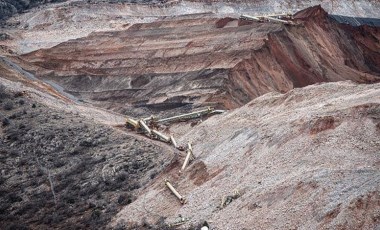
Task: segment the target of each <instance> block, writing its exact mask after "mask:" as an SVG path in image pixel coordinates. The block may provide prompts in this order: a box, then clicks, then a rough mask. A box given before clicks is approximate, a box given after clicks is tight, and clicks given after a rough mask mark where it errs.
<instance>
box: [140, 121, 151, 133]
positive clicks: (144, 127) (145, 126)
mask: <svg viewBox="0 0 380 230" xmlns="http://www.w3.org/2000/svg"><path fill="white" fill-rule="evenodd" d="M139 124H140V125H141V127H142V128H143V129H145V131H146V132H147V133H148V134H149V135H151V134H152V131H151V130H150V128H149V127H148V126H147V125H146V124H145V122H144V121H143V120H140V121H139Z"/></svg>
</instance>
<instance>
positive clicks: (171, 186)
mask: <svg viewBox="0 0 380 230" xmlns="http://www.w3.org/2000/svg"><path fill="white" fill-rule="evenodd" d="M165 184H166V186H168V188H169V189H170V191H172V193H173V194H174V195H175V196H176V197H177V198H178V199H179V201H180V202H181V204H185V202H186V200H185V198H184V197H183V196H181V195H180V194H179V193H178V192H177V190H175V188H174V187H173V185H172V184H170V182H169V180H167V179H165Z"/></svg>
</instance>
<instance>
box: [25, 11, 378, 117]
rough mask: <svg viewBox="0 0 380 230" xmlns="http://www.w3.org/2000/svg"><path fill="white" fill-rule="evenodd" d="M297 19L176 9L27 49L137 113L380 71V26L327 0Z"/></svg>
mask: <svg viewBox="0 0 380 230" xmlns="http://www.w3.org/2000/svg"><path fill="white" fill-rule="evenodd" d="M295 23H296V24H297V25H296V26H289V25H281V24H276V23H257V22H246V21H241V20H238V19H233V18H225V19H218V18H210V17H209V16H208V17H206V18H205V17H204V16H203V15H194V18H181V17H178V18H177V17H174V18H167V19H164V20H162V21H156V22H153V23H145V24H134V25H132V26H131V27H129V28H128V29H126V30H123V31H118V32H100V33H93V34H91V35H90V36H88V37H85V38H81V39H76V40H72V41H69V42H65V43H62V44H60V45H58V46H55V47H53V48H50V49H43V50H38V51H35V52H32V53H29V54H25V55H23V56H22V59H23V60H25V61H26V62H27V63H28V65H29V66H27V68H29V69H30V70H31V71H34V72H35V73H36V74H37V75H38V76H39V77H41V78H45V79H51V80H54V81H56V82H57V83H59V84H60V85H62V86H63V87H64V88H65V89H66V90H67V91H68V92H71V93H72V94H75V95H78V96H79V97H81V98H82V99H83V100H85V101H88V102H91V103H94V104H95V105H97V106H101V107H105V108H108V109H113V110H115V111H118V112H121V113H124V114H129V115H134V116H143V115H146V114H157V113H160V112H162V111H165V112H166V113H178V112H188V111H189V110H191V109H193V108H195V107H200V106H215V107H219V108H228V109H231V108H237V107H240V106H242V105H244V104H246V103H248V102H249V101H250V100H252V99H253V98H256V97H258V96H260V95H263V94H265V93H268V92H272V91H278V92H287V91H289V90H291V89H293V88H297V87H304V86H307V85H310V84H315V83H320V82H332V81H342V80H352V81H354V82H358V83H374V82H378V81H379V79H380V77H379V76H380V69H379V66H380V53H379V50H380V45H379V38H380V29H379V28H377V27H369V26H361V27H352V26H348V25H342V24H338V23H336V22H335V21H334V20H332V19H330V18H329V17H328V15H327V13H326V12H325V11H324V10H323V9H322V8H321V7H320V6H316V7H312V8H309V9H307V10H305V11H302V12H300V13H299V14H297V15H295Z"/></svg>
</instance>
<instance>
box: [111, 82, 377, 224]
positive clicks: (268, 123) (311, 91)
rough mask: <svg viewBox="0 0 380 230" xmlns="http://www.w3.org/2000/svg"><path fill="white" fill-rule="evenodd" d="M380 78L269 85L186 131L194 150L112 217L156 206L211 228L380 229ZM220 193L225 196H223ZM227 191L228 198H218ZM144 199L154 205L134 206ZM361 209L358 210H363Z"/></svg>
mask: <svg viewBox="0 0 380 230" xmlns="http://www.w3.org/2000/svg"><path fill="white" fill-rule="evenodd" d="M379 109H380V84H373V85H357V84H354V83H352V82H339V83H325V84H319V85H313V86H307V87H305V88H302V89H294V90H291V91H289V92H288V93H286V94H279V93H269V94H266V95H264V96H261V97H259V98H257V99H255V100H253V101H252V102H250V103H249V104H247V105H246V106H244V107H242V108H239V109H236V110H234V111H232V112H230V113H228V114H226V115H220V116H215V117H211V118H209V119H208V120H207V121H205V122H203V123H202V124H201V125H198V126H196V127H195V128H194V129H192V130H191V131H190V132H188V133H187V134H186V135H184V136H183V137H182V139H183V140H190V141H192V143H193V145H194V147H193V148H194V153H195V155H196V157H197V159H196V160H195V161H194V162H193V163H192V164H191V165H190V166H189V168H188V169H187V170H186V171H185V172H183V173H182V174H178V170H179V168H180V167H181V165H180V163H179V164H178V165H177V167H176V168H174V169H173V170H172V171H170V172H169V173H168V174H167V175H164V176H165V178H169V179H172V180H173V181H175V186H176V188H177V189H178V190H179V191H180V192H181V193H182V194H183V195H184V196H185V197H186V198H187V200H188V203H187V204H185V205H181V204H180V203H179V202H176V200H175V197H173V195H172V194H171V193H170V192H169V191H168V190H167V189H166V188H165V187H164V186H163V185H162V181H157V182H156V184H155V185H153V186H152V187H150V189H148V190H146V191H145V194H144V195H142V196H141V197H140V198H138V199H137V200H136V201H135V202H133V203H131V204H130V205H128V206H126V207H125V208H124V209H123V211H121V212H120V213H119V214H118V215H117V217H116V218H114V222H113V225H116V224H117V223H119V224H121V223H123V224H124V225H125V226H128V224H130V223H133V222H135V221H139V220H140V219H143V218H146V221H147V222H148V223H154V222H155V221H156V220H157V216H155V215H152V213H160V215H161V216H166V217H167V219H166V223H175V222H176V221H177V218H176V217H177V216H178V215H181V216H182V217H183V218H186V219H188V220H189V221H187V222H185V223H184V225H183V226H182V227H181V228H180V229H186V228H187V227H188V226H189V225H190V224H196V223H199V222H201V221H202V220H207V221H209V223H212V224H211V228H212V229H274V228H280V229H332V228H333V229H335V228H342V229H376V228H377V227H379V226H380V222H379V221H380V219H379V218H378V216H379V213H378V211H379V207H380V196H379V190H380V183H379V182H380V181H379V178H380V177H379V176H380V171H379V167H378V166H379V162H380V157H379V154H378V149H379V147H380V142H379V138H378V137H379V135H380V129H379V122H380V113H379V112H380V110H379ZM223 197H224V198H223ZM222 199H223V200H224V202H223V201H222ZM143 204H145V207H146V209H147V210H149V211H150V212H148V213H147V212H140V211H135V210H136V208H137V207H141V206H142V205H143ZM359 216H360V217H359Z"/></svg>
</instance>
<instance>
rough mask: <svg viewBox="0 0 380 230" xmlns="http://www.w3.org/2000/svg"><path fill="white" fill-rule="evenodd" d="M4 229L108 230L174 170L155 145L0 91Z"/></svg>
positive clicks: (1, 214)
mask: <svg viewBox="0 0 380 230" xmlns="http://www.w3.org/2000/svg"><path fill="white" fill-rule="evenodd" d="M0 116H1V123H0V168H1V171H0V228H1V229H48V228H49V229H51V228H58V229H64V228H73V229H74V228H81V229H84V228H90V229H99V228H104V226H106V225H107V224H108V223H109V221H110V220H111V218H112V217H113V216H114V215H115V214H116V213H117V212H118V211H119V210H120V209H121V208H122V207H123V206H124V205H127V204H129V203H131V202H133V201H134V200H135V199H136V197H137V196H138V192H139V191H140V190H142V189H143V188H144V187H145V186H146V185H147V184H149V183H150V181H151V180H152V179H154V178H155V177H156V176H157V175H158V174H159V173H160V172H161V171H162V170H163V169H164V168H165V165H167V164H168V163H170V160H171V158H172V157H173V156H172V155H171V154H170V152H168V151H166V150H165V149H163V148H162V147H159V146H156V145H154V144H152V143H151V142H149V141H148V142H147V141H144V140H142V139H141V138H136V137H133V136H130V135H127V134H125V133H124V132H122V131H119V130H115V129H113V128H111V127H109V126H105V125H102V124H99V123H95V122H94V121H93V120H90V119H88V118H84V117H82V116H80V115H78V114H77V113H72V112H66V111H63V110H57V109H53V108H50V107H47V106H46V105H44V104H41V103H40V102H39V101H36V100H34V99H33V97H31V95H30V94H29V92H28V91H25V92H24V91H21V90H20V91H10V89H8V88H5V87H4V86H3V85H0Z"/></svg>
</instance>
